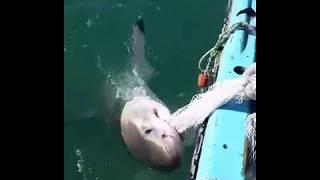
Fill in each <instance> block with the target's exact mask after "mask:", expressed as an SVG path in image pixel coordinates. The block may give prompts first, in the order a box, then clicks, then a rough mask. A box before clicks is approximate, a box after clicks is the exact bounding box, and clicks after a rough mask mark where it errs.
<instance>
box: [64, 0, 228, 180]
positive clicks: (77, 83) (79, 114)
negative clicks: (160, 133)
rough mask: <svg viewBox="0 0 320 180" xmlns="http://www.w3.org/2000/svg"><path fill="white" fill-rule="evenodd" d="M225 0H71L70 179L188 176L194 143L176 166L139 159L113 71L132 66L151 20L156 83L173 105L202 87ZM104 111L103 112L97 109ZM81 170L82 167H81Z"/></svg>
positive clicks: (67, 20)
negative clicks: (124, 124) (127, 139)
mask: <svg viewBox="0 0 320 180" xmlns="http://www.w3.org/2000/svg"><path fill="white" fill-rule="evenodd" d="M226 3H227V2H226V1H222V0H202V1H196V0H176V1H172V0H171V1H169V0H135V1H129V0H127V1H125V0H65V1H64V111H65V113H64V123H65V127H64V179H65V180H83V179H87V180H93V179H94V180H98V179H99V180H109V179H110V180H118V179H129V180H130V179H135V180H164V179H167V180H171V179H177V180H180V179H181V180H182V179H186V178H187V177H188V175H189V169H190V162H191V158H192V153H193V147H192V146H190V147H187V148H186V150H185V154H184V159H183V163H182V165H181V167H180V168H178V169H176V170H174V171H171V172H162V171H158V170H155V169H151V168H149V167H147V166H145V165H143V164H141V163H140V162H137V161H136V160H135V159H134V158H133V157H132V156H131V155H130V154H129V153H128V151H127V149H126V148H125V146H124V144H123V142H122V140H121V136H120V130H119V112H120V111H121V107H122V106H121V105H122V104H121V103H119V102H118V101H117V99H116V98H115V93H114V92H115V90H114V89H113V87H112V86H109V87H107V88H105V87H104V85H105V83H106V79H108V78H107V77H106V76H107V74H108V72H109V73H110V72H111V73H112V76H113V77H117V75H119V74H121V73H123V72H125V71H129V70H130V69H129V68H130V63H131V62H130V56H129V52H128V45H129V44H130V43H129V37H130V35H131V34H130V33H131V29H132V25H133V24H134V22H135V21H136V20H137V18H138V16H142V17H143V19H144V21H145V31H146V52H147V54H146V57H147V61H148V62H149V63H150V64H151V65H152V67H153V68H154V69H155V73H154V76H153V77H152V78H151V79H150V81H149V82H148V86H149V88H150V89H151V90H152V91H153V92H154V93H155V94H156V95H157V96H158V97H159V98H160V99H161V100H162V101H163V102H165V103H166V104H167V106H168V107H169V108H170V110H171V111H175V110H176V109H177V108H179V107H181V106H183V105H184V104H186V103H187V102H189V101H190V99H191V97H192V96H193V95H194V94H195V93H197V92H198V88H197V85H196V81H197V74H198V69H197V64H198V59H199V58H200V57H201V55H202V54H203V53H204V52H206V50H208V49H209V48H210V47H212V46H213V45H214V43H215V42H216V40H217V36H218V35H219V33H220V32H221V28H222V25H223V18H224V15H225V8H226ZM97 109H100V110H102V111H103V113H100V114H99V115H98V114H96V112H97V111H96V110H97ZM79 168H80V171H81V172H79Z"/></svg>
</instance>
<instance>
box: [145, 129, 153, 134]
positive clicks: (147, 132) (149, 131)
mask: <svg viewBox="0 0 320 180" xmlns="http://www.w3.org/2000/svg"><path fill="white" fill-rule="evenodd" d="M151 131H152V129H147V130H145V131H144V132H145V133H146V134H150V133H151Z"/></svg>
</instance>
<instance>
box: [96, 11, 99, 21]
mask: <svg viewBox="0 0 320 180" xmlns="http://www.w3.org/2000/svg"><path fill="white" fill-rule="evenodd" d="M99 17H100V12H99V11H97V12H96V19H98V18H99Z"/></svg>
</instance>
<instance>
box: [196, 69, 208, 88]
mask: <svg viewBox="0 0 320 180" xmlns="http://www.w3.org/2000/svg"><path fill="white" fill-rule="evenodd" d="M208 79H209V77H208V74H207V73H205V72H202V73H200V74H199V76H198V86H199V87H200V88H204V87H206V86H207V83H208Z"/></svg>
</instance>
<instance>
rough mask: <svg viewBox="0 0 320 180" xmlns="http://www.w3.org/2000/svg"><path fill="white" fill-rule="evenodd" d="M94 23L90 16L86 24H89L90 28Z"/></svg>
mask: <svg viewBox="0 0 320 180" xmlns="http://www.w3.org/2000/svg"><path fill="white" fill-rule="evenodd" d="M92 24H93V21H92V20H91V19H90V18H88V20H87V22H86V25H87V26H88V28H90V27H91V26H92Z"/></svg>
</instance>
